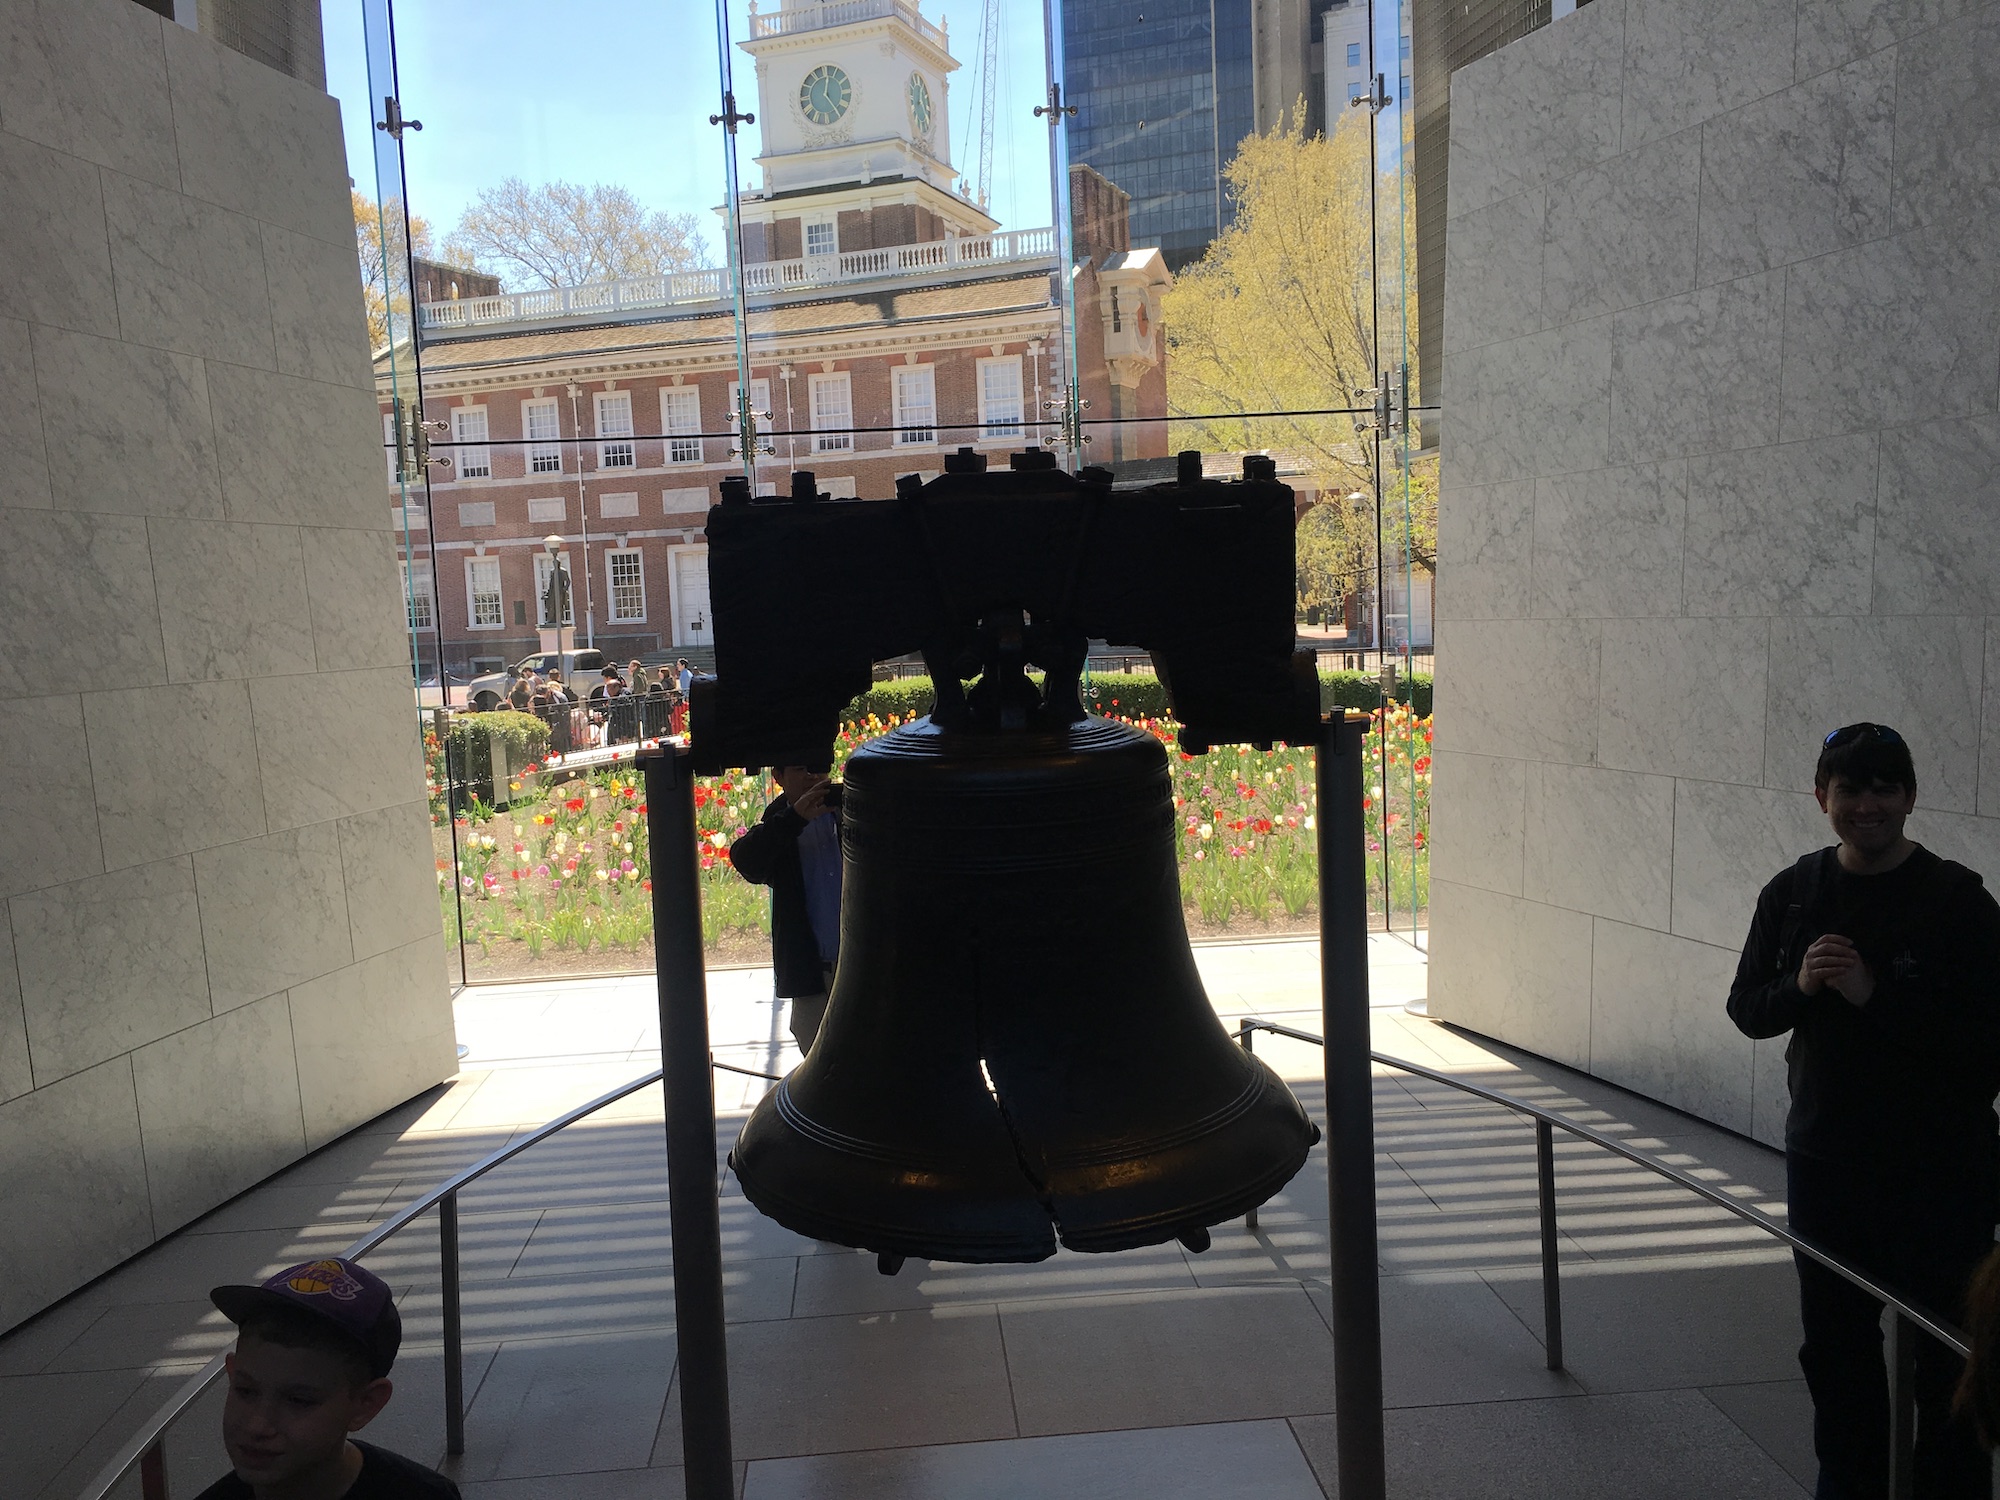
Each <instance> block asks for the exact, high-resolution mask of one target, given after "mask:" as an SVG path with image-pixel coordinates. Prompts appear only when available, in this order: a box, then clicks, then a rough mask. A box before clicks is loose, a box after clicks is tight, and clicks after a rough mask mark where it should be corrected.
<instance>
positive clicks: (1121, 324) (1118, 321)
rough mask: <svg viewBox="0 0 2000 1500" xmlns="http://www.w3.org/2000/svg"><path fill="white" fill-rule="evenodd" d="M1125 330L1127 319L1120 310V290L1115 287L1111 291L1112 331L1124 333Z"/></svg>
mask: <svg viewBox="0 0 2000 1500" xmlns="http://www.w3.org/2000/svg"><path fill="white" fill-rule="evenodd" d="M1124 330H1125V318H1124V315H1123V314H1122V313H1120V312H1119V310H1118V288H1117V287H1115V286H1114V287H1113V288H1112V289H1111V331H1112V332H1113V333H1122V332H1124Z"/></svg>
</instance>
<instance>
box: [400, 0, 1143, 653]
mask: <svg viewBox="0 0 2000 1500" xmlns="http://www.w3.org/2000/svg"><path fill="white" fill-rule="evenodd" d="M946 41H947V38H946V35H945V32H944V31H943V29H942V28H940V27H938V26H936V25H934V24H933V23H931V22H930V21H928V20H926V19H924V18H923V17H921V16H919V15H918V14H917V12H916V10H915V8H914V7H912V6H909V5H906V4H904V3H901V0H850V3H846V4H842V5H839V6H818V7H813V8H811V9H809V10H802V11H796V12H794V11H780V12H777V13H774V14H771V15H766V16H757V17H754V18H753V28H752V35H751V37H750V38H749V39H748V40H747V41H745V42H744V43H743V44H742V45H743V47H744V50H746V51H748V52H749V53H751V54H752V56H753V57H754V58H755V59H756V63H757V67H756V73H757V87H758V95H759V99H758V104H757V118H758V119H759V120H760V121H761V122H763V129H764V137H763V139H764V154H763V156H762V157H760V158H759V161H760V165H761V166H762V168H763V173H764V185H763V189H762V191H761V193H755V194H748V193H746V195H745V199H744V204H743V257H744V268H743V276H744V284H745V291H746V295H747V298H748V300H749V303H750V314H749V320H748V340H749V353H750V361H751V373H752V381H753V384H752V390H751V405H752V408H753V411H754V412H756V413H758V414H759V415H758V416H757V417H756V419H755V420H756V425H757V429H758V430H757V432H756V433H755V435H754V439H753V446H754V448H755V449H756V450H757V451H756V453H755V455H754V457H755V462H756V474H757V487H758V489H759V490H760V491H763V492H766V493H783V492H787V491H789V488H790V485H789V475H790V473H791V472H792V471H794V470H799V469H809V470H811V471H813V472H814V473H815V474H816V475H817V476H818V480H819V488H820V489H821V490H822V491H823V492H826V493H830V494H834V495H858V496H861V497H864V498H866V497H870V496H874V497H880V498H886V497H888V496H890V495H892V494H893V493H894V489H895V479H896V477H897V476H898V475H901V474H910V473H915V474H921V475H923V476H924V477H926V478H930V477H932V476H934V475H936V474H938V473H939V472H941V471H942V469H943V467H944V455H945V454H946V453H949V452H951V451H954V450H955V449H957V448H959V447H961V446H972V447H976V448H978V449H980V450H981V451H983V452H985V453H987V454H988V455H989V457H990V460H991V461H993V462H996V463H1004V462H1005V461H1006V455H1007V454H1008V453H1009V452H1010V451H1019V450H1020V449H1021V448H1023V447H1030V446H1036V445H1039V444H1041V443H1043V442H1044V441H1045V439H1048V438H1052V437H1053V436H1054V435H1056V434H1057V433H1059V432H1060V431H1061V427H1060V421H1059V418H1060V412H1059V411H1057V410H1053V409H1051V408H1052V407H1054V406H1056V405H1057V404H1059V402H1060V399H1061V396H1062V393H1063V391H1064V388H1065V380H1064V368H1063V367H1064V362H1065V359H1066V358H1067V351H1065V349H1064V347H1063V339H1062V333H1061V323H1062V317H1061V296H1062V291H1063V286H1062V282H1063V278H1064V277H1065V275H1067V276H1068V277H1069V279H1070V282H1071V284H1072V287H1073V290H1074V294H1075V298H1076V325H1077V348H1076V354H1075V357H1076V361H1077V369H1078V374H1079V384H1080V386H1081V392H1082V397H1083V399H1084V401H1086V402H1087V403H1088V406H1087V408H1086V410H1085V412H1084V414H1083V415H1084V416H1085V418H1086V419H1087V420H1090V421H1092V422H1099V419H1104V418H1109V419H1112V420H1111V421H1109V422H1099V425H1095V426H1092V427H1089V428H1087V429H1086V431H1088V432H1089V433H1090V434H1091V436H1090V439H1089V446H1087V447H1086V449H1085V452H1084V455H1083V461H1085V462H1090V463H1097V464H1102V465H1106V466H1110V467H1113V468H1116V466H1118V465H1119V464H1122V463H1125V462H1128V461H1131V460H1135V459H1142V458H1155V457H1161V456H1164V455H1165V453H1166V451H1167V435H1166V422H1165V420H1164V418H1165V415H1166V373H1165V367H1164V354H1165V349H1164V340H1163V337H1162V332H1161V327H1160V317H1159V303H1160V297H1161V294H1162V293H1163V292H1164V291H1165V290H1166V289H1167V287H1168V285H1169V284H1170V280H1171V278H1170V276H1169V274H1168V272H1167V270H1166V266H1165V263H1164V262H1163V260H1162V259H1161V257H1160V254H1159V252H1158V250H1156V249H1134V248H1133V247H1132V246H1131V245H1130V243H1129V236H1128V232H1127V202H1128V200H1127V197H1126V194H1125V193H1124V192H1122V191H1121V190H1120V189H1119V188H1117V187H1116V186H1115V185H1114V184H1112V183H1111V182H1109V181H1107V180H1106V179H1105V178H1103V177H1102V176H1100V175H1099V174H1097V173H1096V172H1094V171H1092V170H1091V169H1089V168H1087V167H1075V168H1072V169H1071V172H1070V180H1069V192H1070V204H1071V217H1072V223H1073V245H1072V246H1071V247H1070V250H1069V252H1068V253H1065V251H1064V248H1063V247H1062V246H1060V245H1059V244H1058V243H1057V240H1058V235H1057V233H1056V231H1055V230H1053V229H1047V228H1043V229H1026V230H1011V231H1003V230H1001V229H1000V227H999V225H998V224H997V223H996V222H995V221H994V220H993V219H992V218H991V217H989V216H988V215H987V214H986V213H985V212H984V211H983V210H982V209H981V208H980V207H979V206H978V205H976V204H975V203H974V202H972V201H970V200H969V199H968V198H967V197H966V196H964V195H963V194H962V193H961V192H959V191H957V190H955V188H954V182H955V177H956V174H955V172H954V169H953V167H952V165H951V159H950V143H949V141H948V139H947V135H946V130H947V124H946V109H945V79H946V75H947V74H948V73H949V72H950V71H951V70H952V69H954V68H955V67H956V66H957V63H956V62H955V61H954V60H953V59H952V57H951V56H950V54H949V52H948V51H947V50H946ZM450 275H451V273H450V272H449V271H446V272H445V273H444V276H445V277H446V278H449V277H450ZM432 284H433V285H436V284H438V283H437V282H436V281H435V280H434V281H433V283H432ZM468 285H471V288H472V290H473V291H474V292H475V293H477V292H478V291H481V290H484V288H482V287H480V286H478V285H476V284H473V283H469V282H468ZM449 290H452V291H456V292H458V295H455V296H447V297H445V298H443V299H441V300H438V301H435V302H429V303H422V304H420V306H419V307H418V310H417V321H418V327H419V336H420V338H421V340H422V345H423V351H422V359H423V391H424V416H425V418H426V419H427V420H429V421H430V422H432V423H442V424H448V425H447V426H443V427H434V428H433V429H432V430H433V433H434V434H435V435H434V437H433V439H432V441H433V445H434V446H433V449H432V452H433V453H434V454H437V455H443V456H449V457H450V458H451V460H452V463H451V466H450V467H449V468H446V467H443V466H438V467H436V468H435V469H434V470H433V474H432V481H431V489H432V504H431V507H430V514H429V516H428V517H427V518H426V517H424V516H423V515H422V514H421V512H420V511H419V510H418V508H417V507H415V506H412V507H411V513H410V520H411V525H410V527H409V530H408V533H407V543H408V545H407V549H404V550H407V552H408V553H409V555H410V561H411V562H412V563H413V566H410V567H407V568H405V569H404V573H405V576H406V577H408V578H410V579H411V580H412V588H411V611H412V623H413V625H414V626H416V627H417V628H418V629H419V630H420V631H422V632H425V633H428V631H429V630H430V629H431V628H432V625H433V622H435V624H436V627H437V628H438V631H439V638H440V639H441V640H442V642H443V643H444V644H443V653H444V665H445V666H446V667H447V668H448V669H449V670H450V671H451V672H452V675H454V676H459V675H461V674H463V673H465V672H467V671H480V670H487V669H490V668H492V667H496V666H499V665H502V664H503V663H506V662H512V661H515V660H518V659H519V658H520V657H522V656H525V655H527V654H529V653H531V652H533V651H536V650H538V649H540V648H541V646H542V644H543V639H542V637H541V636H540V635H539V634H538V630H537V627H538V625H539V624H540V621H541V605H540V601H541V599H542V597H543V594H544V591H545V589H546V586H547V580H548V570H549V568H550V566H551V563H550V560H549V553H548V550H547V549H546V547H545V545H544V540H543V539H544V538H545V537H548V536H551V535H554V536H559V537H560V538H562V549H563V552H564V556H565V566H566V567H567V569H568V570H569V573H570V576H571V579H572V581H573V587H572V599H573V603H572V609H573V613H574V624H575V627H576V642H577V644H578V645H579V646H584V645H589V644H594V645H595V646H597V647H598V648H599V649H601V650H603V651H604V652H605V653H606V654H607V655H608V656H610V657H611V658H612V659H613V660H619V661H622V660H624V659H626V658H628V657H633V656H642V655H645V654H647V653H651V652H671V651H676V650H680V651H687V650H694V651H700V650H701V649H702V648H704V647H706V646H707V645H708V643H709V638H710V637H709V631H710V621H709V618H708V569H707V550H706V546H705V541H704V533H703V530H702V527H703V523H704V520H705V518H706V515H707V511H708V508H709V507H710V506H711V505H712V504H714V503H715V501H716V499H717V485H718V483H719V481H720V480H721V479H722V478H723V477H724V476H725V475H728V474H733V473H741V472H742V459H741V457H740V456H739V454H740V451H741V448H740V443H741V439H740V435H739V434H738V432H737V430H736V415H735V414H736V411H737V355H736V330H735V321H734V312H733V299H732V298H731V295H730V287H729V275H728V272H727V270H726V269H714V270H698V271H687V272H679V273H673V274H668V275H659V276H645V277H635V278H631V279H629V280H626V281H620V282H610V283H603V284H598V285H593V286H583V287H571V288H556V289H547V290H537V291H529V292H517V293H511V294H496V295H476V294H475V295H465V289H464V288H463V287H458V288H449ZM377 384H378V391H379V393H380V396H381V400H382V409H383V414H384V430H385V436H386V435H387V434H388V433H389V432H390V429H391V417H390V400H389V383H388V361H387V355H386V353H385V354H384V356H383V357H382V359H381V360H379V361H378V365H377ZM763 414H768V416H766V415H763ZM388 481H389V487H390V490H391V495H392V504H395V505H396V520H397V530H398V533H399V544H400V543H401V542H402V540H403V536H402V533H403V531H404V527H403V511H402V509H401V506H400V502H398V501H396V500H395V499H394V494H395V479H394V474H393V472H391V473H390V475H389V476H388ZM426 521H427V523H428V524H423V523H425V522H426ZM433 554H434V555H435V567H434V568H433V566H432V563H433ZM400 560H401V559H400V558H399V561H400ZM433 579H434V580H435V582H433ZM859 584H860V581H859V580H857V586H859Z"/></svg>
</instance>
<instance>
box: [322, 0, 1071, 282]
mask: <svg viewBox="0 0 2000 1500" xmlns="http://www.w3.org/2000/svg"><path fill="white" fill-rule="evenodd" d="M364 3H371V4H379V3H381V0H322V3H321V14H322V19H323V21H324V24H325V32H326V61H327V88H328V90H329V92H331V93H332V94H333V95H334V97H335V98H337V99H339V100H340V101H341V113H342V116H343V119H344V121H345V125H346V134H347V159H348V171H349V172H350V173H351V174H352V175H353V177H354V180H355V185H356V186H357V187H358V188H360V189H361V191H362V192H364V193H366V194H367V195H368V196H369V197H371V198H372V197H374V196H375V183H374V166H373V154H372V153H373V149H374V140H375V135H374V131H373V129H372V125H373V118H374V110H373V109H371V108H370V99H371V91H370V88H369V82H368V69H367V55H366V48H365V45H364V42H363V39H362V8H363V4H364ZM775 3H776V0H765V8H766V9H769V8H772V7H773V6H774V5H775ZM1000 3H1001V5H1002V6H1003V8H1004V10H1005V12H1006V19H1005V28H1006V29H1005V32H1004V41H1005V44H1006V46H1005V51H1004V53H1003V56H1002V60H1001V67H1000V70H999V85H1000V86H999V97H998V99H997V100H996V108H995V137H994V147H993V165H994V175H995V178H996V179H997V180H996V183H995V192H994V201H993V204H992V209H993V212H994V214H995V216H996V217H997V218H999V219H1000V221H1001V224H1002V227H1003V228H1013V229H1025V228H1034V227H1037V226H1040V225H1044V224H1047V223H1048V222H1049V221H1050V215H1049V193H1048V156H1047V150H1048V146H1047V141H1048V134H1047V128H1046V127H1045V126H1044V125H1043V124H1042V123H1041V122H1040V121H1039V120H1037V119H1035V118H1034V116H1033V114H1032V110H1033V108H1034V106H1035V105H1036V104H1038V103H1040V102H1041V101H1042V99H1043V97H1044V96H1043V83H1042V74H1043V61H1042V45H1043V37H1042V24H1041V7H1040V6H1039V5H1036V4H1033V3H1031V0H1000ZM922 12H923V14H924V16H925V17H926V18H928V19H930V20H932V21H938V20H943V21H945V22H946V23H947V24H948V26H949V28H950V31H951V36H952V50H953V52H954V53H955V54H956V55H957V57H958V59H959V61H960V63H961V65H962V66H961V67H960V69H959V71H958V72H956V73H954V74H953V75H952V80H951V83H952V87H951V95H950V108H951V127H952V140H953V149H954V152H955V154H956V155H957V157H958V160H957V161H956V162H955V163H954V165H956V166H957V167H958V168H959V170H960V171H966V170H969V167H970V158H969V150H968V146H969V140H970V132H969V131H968V130H967V128H966V114H967V107H968V104H969V102H970V96H971V89H970V87H969V85H970V83H971V75H972V70H973V61H974V59H973V56H972V54H973V52H974V51H975V45H976V41H977V38H978V34H979V0H923V3H922ZM747 15H748V4H747V0H731V22H730V25H731V31H732V36H733V37H735V38H741V37H742V36H743V35H744V34H745V32H746V30H747ZM396 46H397V62H398V68H399V71H400V76H401V84H402V89H401V97H402V103H403V108H404V110H405V112H406V113H407V114H408V115H409V116H410V117H412V118H415V119H418V120H421V121H422V122H423V126H424V128H423V131H422V132H421V133H411V134H409V135H406V136H405V138H404V144H405V155H406V159H407V162H408V175H409V197H410V206H411V208H412V209H413V210H414V211H415V212H416V213H417V214H419V215H421V216H422V217H423V218H425V219H427V220H429V221H430V223H431V225H432V228H433V229H434V230H435V231H437V232H438V233H439V234H440V236H441V235H442V234H443V232H444V231H446V230H448V229H449V228H450V227H451V225H452V224H453V223H454V222H455V221H456V220H457V218H458V216H459V214H460V212H461V211H462V210H463V209H464V208H465V206H466V205H467V204H468V203H470V202H471V201H472V199H473V197H474V196H475V195H476V194H477V193H478V192H479V190H480V189H481V188H483V187H486V186H489V185H491V184H493V183H497V182H499V181H500V180H502V179H503V178H506V177H510V176H518V177H523V178H526V179H527V180H528V181H529V182H531V183H537V182H545V181H550V180H554V179H565V180H568V181H572V182H583V183H592V182H609V183H618V184H622V185H623V186H625V187H627V188H630V189H631V190H632V192H633V193H634V194H635V195H636V196H637V197H638V198H639V200H640V201H641V202H643V203H645V204H647V205H648V206H649V207H654V208H664V209H668V210H671V211H674V212H684V211H692V212H695V213H698V214H699V215H701V217H702V219H703V221H704V223H706V224H707V225H709V228H708V230H707V238H708V242H709V246H710V249H711V251H712V252H717V254H718V255H719V247H720V245H721V236H720V234H719V232H718V227H719V222H720V221H719V219H717V217H716V216H715V214H714V213H713V212H712V210H713V209H714V208H715V207H716V206H717V205H718V204H720V203H721V202H722V198H723V186H722V184H723V158H722V149H723V147H722V134H723V133H722V131H721V129H720V128H719V127H716V126H712V125H710V124H709V123H708V116H709V115H710V114H712V113H714V112H715V111H716V110H717V109H718V108H719V107H720V95H719V85H718V83H717V76H718V74H717V65H716V27H715V14H714V9H713V7H712V5H710V4H707V3H704V0H558V3H556V4H550V3H548V0H536V3H532V4H530V3H527V0H398V3H397V5H396ZM735 58H736V63H737V67H738V80H737V81H738V83H739V84H740V85H741V87H739V89H738V107H739V108H747V109H754V108H755V107H756V106H755V104H754V103H752V102H749V99H747V98H746V97H745V96H746V95H747V96H750V98H754V94H755V78H754V74H753V73H752V71H751V69H750V67H749V62H750V59H749V58H748V56H746V55H745V54H744V53H743V52H742V51H740V50H737V51H736V53H735ZM378 107H379V106H378ZM757 148H758V141H757V133H756V129H755V127H754V126H750V127H745V129H744V132H743V134H742V135H741V136H740V137H739V144H738V151H739V162H740V164H741V165H740V168H739V170H740V171H741V172H742V175H743V181H744V185H745V186H746V187H754V186H755V185H756V184H757V182H758V180H759V179H758V174H757V169H756V168H755V166H754V165H753V164H752V159H753V158H754V157H755V155H756V153H757Z"/></svg>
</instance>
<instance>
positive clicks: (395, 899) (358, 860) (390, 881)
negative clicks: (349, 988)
mask: <svg viewBox="0 0 2000 1500" xmlns="http://www.w3.org/2000/svg"><path fill="white" fill-rule="evenodd" d="M339 827H340V863H341V868H342V870H343V872H344V873H345V877H346V881H347V913H348V923H349V928H350V931H351V934H352V938H351V940H352V943H353V947H354V956H355V957H356V958H373V957H374V956H375V955H376V954H378V953H383V952H386V951H387V950H389V949H391V948H400V947H402V946H403V945H404V944H406V943H414V942H416V941H417V940H418V939H419V938H422V937H425V936H427V935H428V934H429V933H430V932H431V931H432V930H433V929H434V928H436V926H437V915H436V911H437V879H436V876H435V873H434V860H435V858H436V856H435V855H434V854H433V853H432V850H431V813H430V804H429V803H427V802H405V803H403V804H401V805H400V806H396V807H382V808H377V809H376V810H375V811H373V812H365V813H356V814H355V815H354V816H353V817H351V818H342V819H341V820H340V824H339Z"/></svg>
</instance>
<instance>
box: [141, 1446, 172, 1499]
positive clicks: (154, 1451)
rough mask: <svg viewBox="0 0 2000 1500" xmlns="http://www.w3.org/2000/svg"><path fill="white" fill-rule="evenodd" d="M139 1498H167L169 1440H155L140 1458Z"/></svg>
mask: <svg viewBox="0 0 2000 1500" xmlns="http://www.w3.org/2000/svg"><path fill="white" fill-rule="evenodd" d="M139 1500H167V1440H166V1438H165V1437H160V1438H157V1439H155V1440H154V1442H153V1446H152V1447H150V1448H148V1449H147V1450H146V1452H145V1454H144V1455H143V1456H142V1457H141V1458H140V1460H139Z"/></svg>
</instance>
